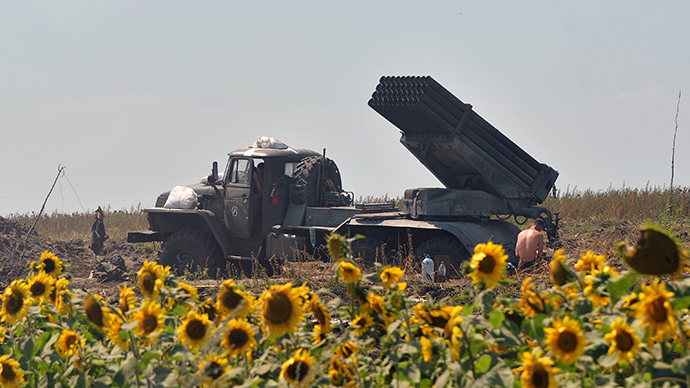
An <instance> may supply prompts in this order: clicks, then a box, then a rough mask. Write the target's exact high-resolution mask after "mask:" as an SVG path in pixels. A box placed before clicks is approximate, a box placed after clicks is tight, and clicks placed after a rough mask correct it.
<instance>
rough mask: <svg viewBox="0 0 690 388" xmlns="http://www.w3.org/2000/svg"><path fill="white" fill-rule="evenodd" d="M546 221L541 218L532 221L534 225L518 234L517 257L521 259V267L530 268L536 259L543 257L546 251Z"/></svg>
mask: <svg viewBox="0 0 690 388" xmlns="http://www.w3.org/2000/svg"><path fill="white" fill-rule="evenodd" d="M542 230H544V221H543V220H542V219H540V218H537V219H535V220H534V221H533V222H532V227H531V228H529V229H525V230H523V231H522V232H520V234H518V238H517V244H515V257H517V258H518V260H519V261H520V263H519V267H520V268H529V267H531V266H532V265H533V264H534V263H535V262H536V259H538V258H541V257H542V255H543V253H544V236H543V235H542V234H541V231H542Z"/></svg>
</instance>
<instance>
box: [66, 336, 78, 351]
mask: <svg viewBox="0 0 690 388" xmlns="http://www.w3.org/2000/svg"><path fill="white" fill-rule="evenodd" d="M65 345H67V349H74V348H75V346H76V345H77V337H75V336H73V335H71V336H69V337H67V339H66V340H65Z"/></svg>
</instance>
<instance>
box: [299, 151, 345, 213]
mask: <svg viewBox="0 0 690 388" xmlns="http://www.w3.org/2000/svg"><path fill="white" fill-rule="evenodd" d="M322 164H323V176H322V177H321V182H319V170H321V165H322ZM295 181H296V182H297V184H299V185H302V186H304V189H305V191H306V198H307V206H319V205H320V204H319V203H318V202H319V201H318V200H319V195H318V193H317V187H318V191H321V192H329V191H330V192H341V191H342V190H343V183H342V179H341V178H340V171H339V170H338V166H336V164H335V162H334V161H333V160H332V159H329V158H325V164H324V158H323V157H322V156H318V155H315V156H309V157H306V158H304V159H302V161H301V162H299V163H298V164H297V167H295Z"/></svg>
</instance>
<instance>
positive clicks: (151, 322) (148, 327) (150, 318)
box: [143, 314, 158, 334]
mask: <svg viewBox="0 0 690 388" xmlns="http://www.w3.org/2000/svg"><path fill="white" fill-rule="evenodd" d="M143 327H144V333H146V334H149V333H151V332H152V331H154V330H156V328H157V327H158V318H157V317H156V316H155V315H151V314H148V315H146V317H144V325H143Z"/></svg>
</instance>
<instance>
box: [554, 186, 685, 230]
mask: <svg viewBox="0 0 690 388" xmlns="http://www.w3.org/2000/svg"><path fill="white" fill-rule="evenodd" d="M543 206H545V207H547V208H549V209H551V211H552V212H559V213H560V217H561V218H562V219H572V220H584V219H598V220H628V221H636V222H640V221H651V222H667V221H670V220H684V219H687V218H688V217H689V216H690V188H687V187H686V188H673V189H666V188H658V187H652V188H650V187H646V188H644V189H633V188H620V189H613V188H609V189H608V190H604V191H594V190H585V191H584V192H579V191H570V190H568V191H566V192H565V193H558V197H557V198H554V197H553V196H549V198H547V199H546V201H544V204H543Z"/></svg>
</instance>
